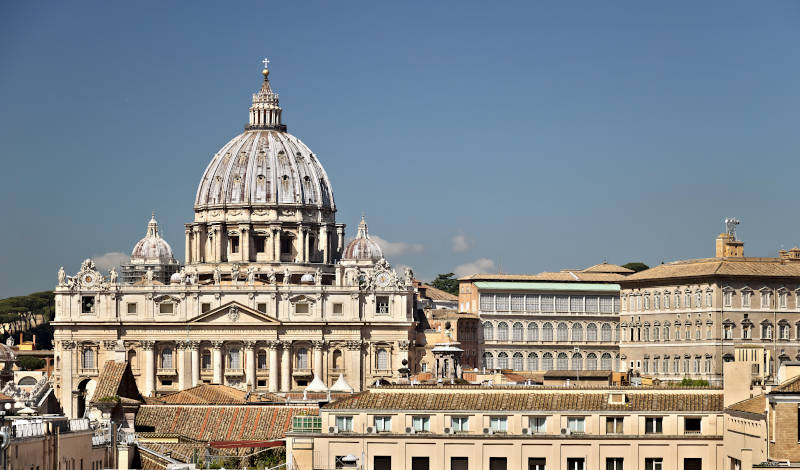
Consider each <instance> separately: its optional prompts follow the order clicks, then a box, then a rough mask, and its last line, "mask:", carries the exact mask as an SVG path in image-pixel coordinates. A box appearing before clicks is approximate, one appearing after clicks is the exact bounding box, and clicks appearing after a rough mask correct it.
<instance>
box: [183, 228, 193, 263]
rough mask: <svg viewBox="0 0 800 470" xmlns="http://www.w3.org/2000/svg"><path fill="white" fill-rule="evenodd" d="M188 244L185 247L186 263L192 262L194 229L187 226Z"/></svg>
mask: <svg viewBox="0 0 800 470" xmlns="http://www.w3.org/2000/svg"><path fill="white" fill-rule="evenodd" d="M185 233H186V245H185V247H184V249H185V250H186V264H189V263H191V262H192V229H191V228H189V227H186V231H185Z"/></svg>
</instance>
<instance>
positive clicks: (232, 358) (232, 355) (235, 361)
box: [228, 348, 299, 369]
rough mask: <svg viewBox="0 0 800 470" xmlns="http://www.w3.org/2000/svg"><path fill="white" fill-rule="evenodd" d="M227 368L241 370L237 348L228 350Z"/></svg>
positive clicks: (239, 352) (240, 356)
mask: <svg viewBox="0 0 800 470" xmlns="http://www.w3.org/2000/svg"><path fill="white" fill-rule="evenodd" d="M298 365H299V362H298ZM228 367H229V368H231V369H241V368H242V353H241V351H240V350H239V348H231V349H229V350H228Z"/></svg>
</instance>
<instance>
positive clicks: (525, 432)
mask: <svg viewBox="0 0 800 470" xmlns="http://www.w3.org/2000/svg"><path fill="white" fill-rule="evenodd" d="M530 433H531V430H530V428H522V434H530Z"/></svg>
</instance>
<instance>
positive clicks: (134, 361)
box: [128, 349, 139, 369]
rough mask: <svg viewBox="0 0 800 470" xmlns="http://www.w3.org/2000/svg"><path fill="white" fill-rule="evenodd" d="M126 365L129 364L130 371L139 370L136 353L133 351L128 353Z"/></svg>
mask: <svg viewBox="0 0 800 470" xmlns="http://www.w3.org/2000/svg"><path fill="white" fill-rule="evenodd" d="M128 364H130V366H131V369H138V368H139V358H137V357H136V351H134V350H133V349H131V350H129V351H128Z"/></svg>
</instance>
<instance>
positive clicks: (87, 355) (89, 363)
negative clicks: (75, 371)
mask: <svg viewBox="0 0 800 470" xmlns="http://www.w3.org/2000/svg"><path fill="white" fill-rule="evenodd" d="M83 368H84V369H94V349H84V350H83Z"/></svg>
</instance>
